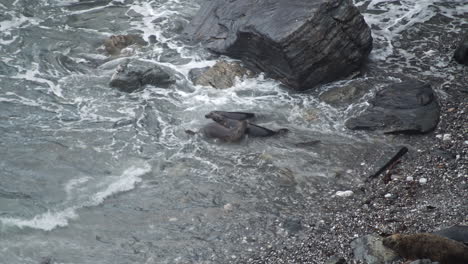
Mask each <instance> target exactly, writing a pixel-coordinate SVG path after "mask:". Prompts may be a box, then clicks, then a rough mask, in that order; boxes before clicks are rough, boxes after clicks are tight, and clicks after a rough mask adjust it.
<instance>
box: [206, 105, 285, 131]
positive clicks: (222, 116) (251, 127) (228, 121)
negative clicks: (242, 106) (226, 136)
mask: <svg viewBox="0 0 468 264" xmlns="http://www.w3.org/2000/svg"><path fill="white" fill-rule="evenodd" d="M205 117H206V118H211V119H213V121H215V122H217V123H219V124H221V125H222V126H225V127H228V128H233V127H236V126H238V122H239V121H240V120H248V119H251V118H254V117H255V114H253V113H245V112H224V111H212V112H210V113H208V114H207V115H205ZM288 131H289V130H288V129H286V128H282V129H279V130H276V131H275V130H271V129H268V128H265V127H262V126H259V125H256V124H252V123H250V122H249V123H247V130H246V132H245V133H246V134H247V135H249V137H271V136H274V135H278V134H285V133H287V132H288Z"/></svg>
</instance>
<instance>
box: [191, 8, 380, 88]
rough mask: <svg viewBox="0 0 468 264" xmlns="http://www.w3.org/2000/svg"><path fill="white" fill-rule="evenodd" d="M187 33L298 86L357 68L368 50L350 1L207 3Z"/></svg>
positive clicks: (362, 25) (366, 37) (369, 40)
mask: <svg viewBox="0 0 468 264" xmlns="http://www.w3.org/2000/svg"><path fill="white" fill-rule="evenodd" d="M186 33H187V34H188V36H189V38H190V39H191V40H192V41H194V42H202V43H203V44H204V45H205V47H206V48H208V49H209V50H211V51H212V52H214V53H217V54H224V55H228V56H231V57H233V58H237V59H241V60H242V61H243V62H244V63H245V64H246V65H247V66H248V67H250V68H251V69H253V70H255V71H263V72H266V73H267V74H268V75H270V76H271V77H273V78H276V79H278V80H280V81H282V82H283V83H285V84H286V85H288V86H290V87H292V88H294V89H296V90H305V89H308V88H312V87H314V86H316V85H319V84H323V83H328V82H331V81H334V80H337V79H341V78H344V77H346V76H348V75H350V74H352V73H354V72H356V71H359V70H360V68H361V66H362V64H363V63H364V61H365V60H366V58H367V56H368V54H369V53H370V51H371V49H372V37H371V31H370V28H369V26H368V25H367V24H366V22H365V21H364V18H363V17H362V15H361V14H360V13H359V10H358V9H357V8H356V7H355V6H354V5H353V4H352V2H351V1H349V0H315V1H305V0H269V1H267V0H259V1H250V0H234V1H233V0H219V1H205V2H204V4H203V5H202V7H201V8H200V10H199V12H198V14H197V15H196V16H195V18H194V19H193V20H192V22H191V24H190V25H189V26H188V28H187V30H186Z"/></svg>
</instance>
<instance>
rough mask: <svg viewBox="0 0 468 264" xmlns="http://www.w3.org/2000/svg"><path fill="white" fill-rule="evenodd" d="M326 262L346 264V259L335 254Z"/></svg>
mask: <svg viewBox="0 0 468 264" xmlns="http://www.w3.org/2000/svg"><path fill="white" fill-rule="evenodd" d="M325 264H346V259H344V258H341V257H338V256H333V257H331V258H330V259H329V260H327V262H325Z"/></svg>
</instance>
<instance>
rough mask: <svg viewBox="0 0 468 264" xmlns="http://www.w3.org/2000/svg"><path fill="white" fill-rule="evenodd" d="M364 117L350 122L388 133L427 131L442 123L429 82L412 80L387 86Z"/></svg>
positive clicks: (351, 124)
mask: <svg viewBox="0 0 468 264" xmlns="http://www.w3.org/2000/svg"><path fill="white" fill-rule="evenodd" d="M369 103H370V104H371V106H370V107H369V108H368V109H367V110H366V111H365V112H364V113H363V114H361V115H360V116H358V117H354V118H350V119H348V121H346V124H345V125H346V127H348V128H349V129H354V130H359V129H360V130H384V132H385V133H408V134H413V133H426V132H429V131H432V130H433V129H434V128H435V127H436V126H437V124H438V122H439V115H440V108H439V105H438V103H437V99H436V96H435V94H434V92H433V91H432V88H431V86H430V85H429V84H427V83H423V82H420V81H415V80H410V81H405V82H401V83H396V84H392V85H389V86H387V87H385V88H384V89H383V90H381V91H379V92H377V94H376V96H375V97H374V98H373V99H372V100H370V102H369Z"/></svg>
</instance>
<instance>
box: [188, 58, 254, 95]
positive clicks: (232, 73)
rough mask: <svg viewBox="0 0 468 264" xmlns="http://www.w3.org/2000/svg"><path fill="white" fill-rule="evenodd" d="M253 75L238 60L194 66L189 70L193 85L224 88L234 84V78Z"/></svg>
mask: <svg viewBox="0 0 468 264" xmlns="http://www.w3.org/2000/svg"><path fill="white" fill-rule="evenodd" d="M245 76H247V77H253V73H252V72H251V71H249V70H247V69H246V68H244V67H243V66H242V65H241V64H240V63H239V62H227V61H219V62H217V63H216V64H215V65H214V66H213V67H205V68H196V69H192V70H190V72H189V78H190V79H191V80H192V82H193V83H194V84H195V85H203V86H211V87H213V88H217V89H226V88H230V87H232V86H234V84H235V81H236V78H239V79H241V78H243V77H245Z"/></svg>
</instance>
